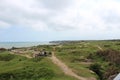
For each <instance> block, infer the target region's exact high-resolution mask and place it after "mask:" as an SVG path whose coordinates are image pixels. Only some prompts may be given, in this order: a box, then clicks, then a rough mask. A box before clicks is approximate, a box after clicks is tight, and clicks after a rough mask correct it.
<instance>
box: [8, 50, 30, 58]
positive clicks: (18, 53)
mask: <svg viewBox="0 0 120 80" xmlns="http://www.w3.org/2000/svg"><path fill="white" fill-rule="evenodd" d="M10 54H15V55H20V56H24V57H27V58H32V57H31V56H30V55H27V54H21V52H19V51H17V54H16V52H15V51H11V52H10Z"/></svg>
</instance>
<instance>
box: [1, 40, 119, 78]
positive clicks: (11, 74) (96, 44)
mask: <svg viewBox="0 0 120 80" xmlns="http://www.w3.org/2000/svg"><path fill="white" fill-rule="evenodd" d="M41 49H46V50H47V51H50V52H53V51H54V53H55V55H56V56H57V58H59V59H60V60H61V61H62V62H64V63H65V64H66V65H67V66H68V67H69V68H71V69H72V71H73V72H75V73H76V74H78V75H79V76H82V77H85V78H91V77H94V78H96V79H97V80H109V78H110V77H111V76H114V75H116V74H118V73H119V72H120V62H119V61H120V41H119V40H112V41H110V40H109V41H67V42H60V43H59V44H57V45H39V46H36V47H31V50H38V51H39V50H41ZM27 54H31V52H30V53H27ZM0 79H1V80H77V79H75V78H73V77H70V76H67V75H65V74H64V73H63V71H61V69H60V68H59V67H58V66H56V65H55V64H53V63H52V61H51V60H50V59H49V58H48V57H40V58H32V59H28V58H26V57H22V56H18V55H12V54H9V52H7V51H6V52H0Z"/></svg>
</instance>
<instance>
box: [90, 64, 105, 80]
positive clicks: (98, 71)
mask: <svg viewBox="0 0 120 80" xmlns="http://www.w3.org/2000/svg"><path fill="white" fill-rule="evenodd" d="M89 69H90V70H92V71H93V72H95V73H96V74H97V75H98V77H99V79H100V80H103V76H102V71H101V69H102V68H101V65H99V64H97V63H95V64H92V65H90V67H89Z"/></svg>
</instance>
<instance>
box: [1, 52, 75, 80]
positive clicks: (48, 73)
mask: <svg viewBox="0 0 120 80" xmlns="http://www.w3.org/2000/svg"><path fill="white" fill-rule="evenodd" d="M5 55H9V53H8V52H2V53H0V56H5ZM13 56H14V58H13V59H11V60H9V61H3V60H2V61H0V79H2V80H76V79H75V78H73V77H70V76H66V75H65V74H64V73H63V72H62V71H61V70H60V69H59V67H57V66H56V65H54V64H53V63H52V62H51V61H50V59H49V58H47V57H46V58H42V59H39V60H38V61H35V59H27V58H25V57H22V56H18V55H13Z"/></svg>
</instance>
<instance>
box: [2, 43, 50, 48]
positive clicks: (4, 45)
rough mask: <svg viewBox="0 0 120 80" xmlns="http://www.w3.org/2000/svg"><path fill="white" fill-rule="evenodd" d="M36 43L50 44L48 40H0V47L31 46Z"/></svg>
mask: <svg viewBox="0 0 120 80" xmlns="http://www.w3.org/2000/svg"><path fill="white" fill-rule="evenodd" d="M37 45H50V43H49V42H0V48H6V49H10V48H12V47H16V48H20V47H32V46H37Z"/></svg>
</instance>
